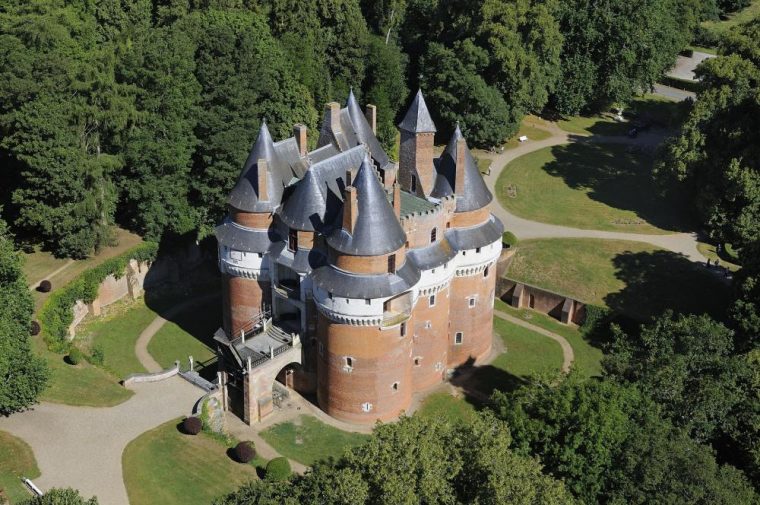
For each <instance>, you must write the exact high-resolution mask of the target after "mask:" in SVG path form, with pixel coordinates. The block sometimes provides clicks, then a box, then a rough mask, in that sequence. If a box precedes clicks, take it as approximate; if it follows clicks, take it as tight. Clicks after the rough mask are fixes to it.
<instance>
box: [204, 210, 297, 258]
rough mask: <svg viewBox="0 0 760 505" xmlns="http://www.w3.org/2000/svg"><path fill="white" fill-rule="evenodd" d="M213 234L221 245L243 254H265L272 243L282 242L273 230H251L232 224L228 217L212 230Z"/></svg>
mask: <svg viewBox="0 0 760 505" xmlns="http://www.w3.org/2000/svg"><path fill="white" fill-rule="evenodd" d="M214 233H215V234H216V239H217V240H218V241H219V243H220V244H221V245H224V246H227V247H229V248H230V249H234V250H236V251H245V252H255V253H265V252H267V250H268V249H269V246H270V245H272V243H273V242H278V241H281V240H282V237H280V235H279V234H278V233H277V231H276V230H275V229H274V228H270V229H269V230H253V229H250V228H245V227H243V226H240V225H238V224H236V223H234V222H233V221H232V219H230V218H229V217H227V218H226V219H225V220H224V221H223V222H222V224H220V225H219V226H217V227H216V228H215V229H214Z"/></svg>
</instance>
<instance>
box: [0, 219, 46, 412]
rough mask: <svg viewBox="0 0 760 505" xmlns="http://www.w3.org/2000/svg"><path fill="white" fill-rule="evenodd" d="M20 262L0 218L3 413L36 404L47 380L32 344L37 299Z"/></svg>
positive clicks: (0, 387)
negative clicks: (30, 336) (32, 327)
mask: <svg viewBox="0 0 760 505" xmlns="http://www.w3.org/2000/svg"><path fill="white" fill-rule="evenodd" d="M21 265H22V258H21V255H20V254H19V253H17V252H16V251H15V250H14V249H13V241H12V240H11V237H10V234H9V233H8V228H7V226H6V224H5V221H3V220H2V219H0V415H9V414H12V413H14V412H18V411H20V410H24V409H26V408H27V407H29V406H30V405H32V404H34V403H35V402H36V401H37V397H38V396H39V394H40V393H41V392H42V391H43V390H44V389H45V386H46V385H47V380H48V370H47V367H46V365H45V363H44V361H43V360H42V359H40V358H37V357H35V356H34V355H33V354H32V349H31V347H30V345H29V332H30V329H31V325H32V313H33V311H34V302H33V301H32V297H31V294H30V293H29V288H28V287H27V284H26V279H25V277H24V273H23V271H22V269H21Z"/></svg>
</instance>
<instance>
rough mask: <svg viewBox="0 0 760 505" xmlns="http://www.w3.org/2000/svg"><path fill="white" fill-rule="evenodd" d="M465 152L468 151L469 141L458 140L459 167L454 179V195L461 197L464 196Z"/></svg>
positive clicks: (461, 138)
mask: <svg viewBox="0 0 760 505" xmlns="http://www.w3.org/2000/svg"><path fill="white" fill-rule="evenodd" d="M465 151H467V141H466V140H465V139H464V138H463V137H460V138H458V139H457V167H456V178H455V179H454V193H456V194H458V195H460V196H461V195H463V194H464V170H465V169H464V166H465V160H464V156H465Z"/></svg>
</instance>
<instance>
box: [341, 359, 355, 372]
mask: <svg viewBox="0 0 760 505" xmlns="http://www.w3.org/2000/svg"><path fill="white" fill-rule="evenodd" d="M353 369H354V358H352V357H351V356H343V370H345V371H346V372H350V371H351V370H353Z"/></svg>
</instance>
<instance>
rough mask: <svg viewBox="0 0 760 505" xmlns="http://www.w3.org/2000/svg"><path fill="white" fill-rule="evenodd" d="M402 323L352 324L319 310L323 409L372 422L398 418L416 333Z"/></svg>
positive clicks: (407, 396)
mask: <svg viewBox="0 0 760 505" xmlns="http://www.w3.org/2000/svg"><path fill="white" fill-rule="evenodd" d="M400 328H401V327H400V326H399V325H397V326H394V327H391V328H388V329H380V328H379V327H362V326H350V325H345V324H339V323H335V322H333V321H331V320H329V319H328V318H326V317H325V316H324V315H323V314H320V315H319V321H318V330H317V333H318V370H317V376H318V387H317V399H318V402H319V406H320V408H321V409H322V410H324V411H325V412H327V414H329V415H331V416H333V417H335V418H337V419H341V420H344V421H348V422H356V423H374V422H375V421H376V420H378V419H380V420H383V421H386V420H390V419H394V418H396V417H398V415H399V414H401V412H402V411H404V410H405V409H407V408H408V407H409V405H410V402H411V397H412V366H411V364H412V357H411V355H412V337H411V332H410V331H408V329H407V331H406V336H403V337H402V336H400V331H401V330H400ZM346 358H350V359H351V365H352V366H351V367H348V366H347V361H346ZM394 384H397V386H396V388H394Z"/></svg>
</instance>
